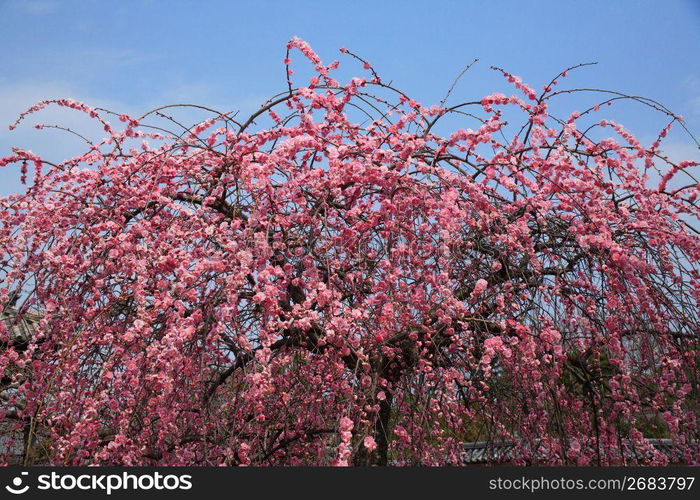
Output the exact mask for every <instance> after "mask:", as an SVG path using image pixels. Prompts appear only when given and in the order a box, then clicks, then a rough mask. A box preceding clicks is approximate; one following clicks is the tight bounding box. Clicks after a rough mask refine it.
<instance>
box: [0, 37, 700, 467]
mask: <svg viewBox="0 0 700 500" xmlns="http://www.w3.org/2000/svg"><path fill="white" fill-rule="evenodd" d="M287 48H288V51H287V58H286V59H285V67H286V69H287V79H288V81H287V83H288V89H287V90H286V91H285V92H284V93H282V94H279V95H278V96H275V97H273V98H272V99H270V101H268V102H267V103H266V104H265V105H264V106H263V107H262V108H261V109H260V110H259V111H258V112H256V113H255V114H253V115H252V116H251V117H250V118H249V119H247V120H237V119H236V116H234V115H232V114H223V113H216V112H213V114H212V115H211V118H210V119H208V120H206V121H204V122H201V123H199V124H198V125H196V126H194V127H191V128H187V127H183V128H182V129H181V130H178V131H169V129H168V128H167V127H160V128H155V126H152V125H149V124H148V123H149V122H148V120H149V119H151V118H153V117H154V116H155V115H158V116H160V117H162V118H163V117H166V116H167V115H166V114H165V113H166V110H165V109H164V108H161V109H159V110H156V111H154V112H151V113H149V114H148V115H146V116H144V117H142V118H140V119H134V118H131V117H129V116H126V115H115V114H114V113H111V112H109V111H107V110H104V109H98V108H91V107H89V106H87V105H84V104H82V103H78V102H75V101H72V100H56V101H44V102H41V103H39V104H37V105H36V106H34V107H33V108H31V109H30V110H28V112H27V113H25V115H22V116H21V117H20V119H19V120H18V122H17V123H16V124H15V125H18V124H20V122H21V121H22V120H23V119H24V118H25V116H26V115H27V114H30V113H35V112H38V111H40V110H41V109H42V108H44V107H46V106H49V105H58V106H63V107H66V108H72V109H73V110H78V111H81V112H84V113H87V114H88V115H89V116H91V117H92V118H94V119H95V120H98V121H99V122H100V123H101V125H102V126H103V127H104V130H105V131H106V133H107V134H106V135H107V137H106V139H104V140H102V141H101V142H95V143H90V146H89V149H88V151H87V152H86V153H84V154H82V155H80V156H77V157H75V158H72V159H69V160H66V161H63V162H61V163H52V162H49V161H48V160H46V159H44V158H41V157H39V156H37V155H35V154H33V153H32V152H30V151H26V150H20V149H15V150H14V151H13V154H12V155H10V156H7V157H5V158H3V159H2V161H1V162H0V165H2V166H3V167H4V168H6V169H7V168H19V169H20V170H21V173H18V176H19V175H21V176H22V180H23V181H24V182H25V183H26V184H27V186H26V189H25V190H24V192H22V193H21V194H13V195H10V196H7V197H4V198H1V199H0V266H1V269H2V270H1V273H2V274H1V277H2V285H1V286H0V307H3V308H4V311H5V312H9V311H10V309H12V310H13V311H14V314H15V316H14V317H15V320H19V319H21V318H22V317H24V316H26V315H27V314H34V315H38V316H35V317H37V318H40V319H38V320H37V323H36V327H35V328H34V331H33V333H32V335H31V336H30V338H29V339H23V340H22V341H20V340H18V339H17V338H16V337H13V335H12V331H13V329H12V324H11V322H10V323H8V324H5V323H2V322H0V328H2V330H0V373H2V385H1V386H0V391H1V392H0V398H1V401H2V405H1V409H0V418H1V419H2V420H1V421H2V427H0V429H2V430H3V432H5V433H6V434H7V436H6V438H5V440H4V441H3V443H4V446H5V447H6V448H7V449H5V450H0V451H3V452H5V454H6V455H7V453H8V449H9V447H8V443H11V442H12V439H11V437H12V436H17V435H20V436H23V441H22V447H23V450H24V452H23V458H22V460H23V462H24V463H25V464H31V463H53V464H72V465H78V464H97V465H100V464H101V465H108V464H123V465H137V464H138V465H155V464H157V465H182V464H196V465H215V464H219V465H239V464H240V465H247V464H252V465H285V464H288V465H298V464H335V465H346V464H355V465H370V464H378V465H387V464H389V465H391V464H396V465H404V464H431V465H432V464H460V463H462V459H463V449H464V443H465V442H470V441H477V440H486V441H489V442H492V443H495V442H509V443H512V445H513V447H514V448H513V451H512V456H510V457H509V460H511V461H512V462H514V463H516V464H536V463H546V464H579V465H586V464H591V465H601V464H602V465H606V464H631V463H651V464H663V463H668V462H669V460H671V461H680V462H685V463H697V462H698V458H699V457H698V448H697V439H698V423H697V410H698V407H697V401H698V394H697V387H698V373H697V367H696V363H697V357H698V339H697V334H698V314H697V302H698V297H699V291H700V289H699V282H698V279H699V275H698V258H699V257H700V246H699V240H698V237H697V230H696V229H695V228H694V225H695V224H696V223H697V218H698V207H697V204H696V198H697V195H698V192H699V185H698V183H697V180H696V179H695V178H694V177H693V169H695V168H696V167H697V164H696V163H692V162H689V161H685V162H680V163H674V162H672V161H670V160H669V159H668V157H667V156H665V155H664V153H663V152H662V150H661V149H660V147H661V146H660V143H661V141H662V139H663V137H665V136H666V134H667V132H668V129H669V128H670V126H671V124H680V125H681V126H683V122H682V119H681V118H680V117H678V116H676V115H674V114H673V113H671V112H670V111H668V110H667V109H665V108H663V106H661V105H660V104H658V103H655V102H654V101H651V100H648V99H642V98H636V97H631V96H626V95H623V94H618V93H615V92H603V91H595V94H594V95H597V96H602V97H600V99H597V100H596V102H598V104H596V105H592V106H591V107H590V108H589V109H585V110H582V111H581V112H573V113H571V114H570V115H568V116H567V117H565V118H557V117H556V116H555V115H554V113H551V112H550V111H549V109H550V107H551V104H552V102H553V101H554V99H555V98H556V97H557V96H561V95H563V94H570V93H572V92H589V91H588V90H586V89H563V88H562V83H563V82H565V81H566V80H565V78H566V76H567V72H562V73H561V74H559V75H558V76H557V78H555V79H554V80H552V81H551V82H550V83H549V84H548V85H546V86H544V90H542V91H541V92H536V91H535V90H533V89H532V88H531V87H529V86H528V85H526V84H525V83H523V81H522V80H521V79H520V78H518V77H515V76H513V75H511V74H508V73H506V72H505V71H503V70H500V69H498V68H494V70H495V71H497V72H500V73H501V74H502V75H503V76H504V77H505V78H506V80H507V81H508V82H510V85H512V89H513V90H512V93H513V95H510V96H507V95H504V94H498V93H496V94H492V95H489V96H487V97H484V98H483V99H481V100H480V101H475V102H466V103H462V104H458V105H453V106H448V105H447V103H446V99H445V100H443V101H442V102H441V103H440V104H439V105H436V106H431V107H424V106H422V105H421V104H419V103H418V102H415V101H414V100H412V99H411V98H409V97H408V96H407V95H405V94H404V93H402V92H401V91H399V90H398V89H396V88H394V87H393V86H392V85H390V84H387V83H385V82H384V81H383V80H382V79H381V78H380V77H379V76H378V75H377V74H376V73H375V71H374V69H373V67H372V66H371V65H370V64H369V63H367V62H366V61H364V60H362V59H361V58H360V57H359V56H357V55H355V54H353V53H351V52H348V51H347V50H345V49H341V52H343V53H344V54H345V57H348V58H349V60H350V61H354V60H357V61H359V63H360V64H362V65H363V66H364V69H363V71H366V76H365V77H363V78H353V79H351V80H349V81H348V82H347V83H340V82H338V81H336V79H334V77H333V76H332V75H334V74H337V71H335V70H336V69H337V68H338V63H337V62H334V63H332V64H330V65H324V64H323V63H322V61H321V60H320V59H319V57H318V56H317V55H316V54H315V53H314V52H313V50H312V49H311V48H310V47H309V46H308V45H307V44H306V43H305V42H303V41H302V40H299V39H296V38H295V39H293V40H291V41H290V43H289V45H288V47H287ZM295 51H299V52H301V53H302V54H303V56H305V58H306V59H308V60H309V61H310V62H311V65H312V66H313V68H314V71H313V74H314V76H313V77H312V78H310V80H309V82H308V83H307V84H306V86H297V85H295V84H294V83H293V80H294V79H293V78H292V70H291V69H290V68H291V61H290V56H291V55H292V54H294V53H296V52H295ZM572 69H573V68H572ZM557 84H559V86H557ZM448 95H449V94H448ZM629 99H633V100H634V101H636V102H637V103H638V105H639V106H648V107H650V108H653V109H654V110H656V111H657V112H659V113H662V114H665V116H667V117H668V122H669V125H668V127H666V128H664V129H663V130H662V131H661V133H660V135H659V138H658V140H656V141H655V142H653V144H651V145H649V146H645V145H642V144H641V143H640V142H639V141H638V140H637V139H636V138H635V137H634V136H633V135H632V134H631V133H630V132H628V131H627V130H626V129H625V128H623V126H622V125H619V124H617V123H615V122H613V121H606V120H601V119H600V118H601V117H596V114H600V113H601V111H600V109H601V106H602V105H604V104H610V103H613V102H616V101H620V100H629ZM603 109H610V108H607V107H603ZM114 116H117V117H118V118H119V119H120V122H119V126H118V127H116V126H114V125H110V123H109V122H108V121H107V119H109V118H110V117H114ZM518 120H520V122H518ZM173 121H174V120H173ZM584 122H585V123H587V125H585V126H584V125H583V123H584ZM263 124H264V125H263ZM466 124H472V126H473V129H472V128H464V127H465V125H466ZM519 124H522V127H521V126H520V125H519ZM13 127H14V126H13ZM38 128H44V126H42V125H39V126H38ZM438 130H441V131H442V132H441V133H438ZM149 143H150V144H149ZM6 323H7V322H6ZM8 325H9V326H8ZM653 437H665V438H668V439H671V440H672V442H673V444H674V449H675V450H676V452H677V453H676V455H675V456H674V457H675V458H674V457H672V458H670V459H669V456H667V455H665V454H662V453H660V452H659V451H657V450H656V449H655V448H654V447H653V446H651V444H650V442H649V438H653ZM5 459H7V457H5ZM493 460H498V456H497V455H494V456H493Z"/></svg>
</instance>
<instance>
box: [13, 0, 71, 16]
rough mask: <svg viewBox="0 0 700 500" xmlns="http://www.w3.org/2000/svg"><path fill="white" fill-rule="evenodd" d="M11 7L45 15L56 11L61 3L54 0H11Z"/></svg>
mask: <svg viewBox="0 0 700 500" xmlns="http://www.w3.org/2000/svg"><path fill="white" fill-rule="evenodd" d="M9 5H10V7H12V8H13V9H16V10H19V11H22V12H23V13H25V14H29V15H32V16H44V15H47V14H51V13H53V12H55V11H56V10H57V9H58V7H59V4H58V2H55V1H52V0H11V1H10V2H9Z"/></svg>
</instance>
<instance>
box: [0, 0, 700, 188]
mask: <svg viewBox="0 0 700 500" xmlns="http://www.w3.org/2000/svg"><path fill="white" fill-rule="evenodd" d="M294 35H297V36H300V37H302V38H304V39H305V40H307V41H308V42H309V43H311V44H312V46H313V47H314V49H315V50H316V51H317V52H318V53H319V54H320V55H321V57H322V58H324V60H328V61H330V60H333V59H337V58H339V57H340V54H339V53H338V48H339V47H341V46H345V47H348V48H349V49H351V50H353V51H355V52H357V53H359V54H361V55H362V56H364V57H365V58H367V59H368V60H370V61H371V62H372V63H373V65H374V66H375V68H376V69H377V70H378V71H379V73H380V74H381V75H382V77H383V78H384V79H385V80H393V82H394V83H395V84H396V85H397V86H398V87H400V88H402V89H403V90H405V91H406V92H407V93H409V94H411V95H412V96H415V97H416V98H417V99H418V100H420V101H422V102H424V103H425V104H432V103H437V102H439V100H440V99H441V97H442V96H443V95H444V93H445V91H446V89H447V88H448V87H449V86H450V84H451V82H452V80H453V79H454V77H455V75H456V74H457V73H458V72H459V71H460V70H461V69H462V68H463V67H464V66H465V65H466V64H467V63H468V62H469V61H471V60H472V59H474V58H479V59H480V61H479V63H478V64H477V65H476V66H475V67H474V68H473V69H472V70H470V72H469V73H468V75H467V76H466V77H465V78H464V79H463V80H462V81H461V82H460V85H459V86H458V87H457V88H456V90H455V91H454V93H453V96H454V97H453V99H454V100H455V101H457V100H460V99H461V100H473V99H475V98H480V97H482V96H483V95H486V94H489V93H491V92H493V91H502V92H508V93H510V92H511V90H510V88H509V87H508V86H507V84H504V82H503V81H502V79H500V78H499V77H498V76H497V75H495V74H494V72H493V71H490V70H489V69H488V68H489V66H490V65H496V66H500V67H503V68H505V69H507V70H508V71H510V72H511V73H515V74H519V75H521V76H522V77H523V79H524V80H525V81H527V82H528V83H530V84H532V85H533V86H536V87H538V88H539V87H541V85H542V84H544V83H546V81H548V80H549V79H550V78H551V76H553V75H555V74H556V73H557V72H558V71H559V70H561V69H563V68H565V67H567V66H570V65H572V64H576V63H579V62H586V61H597V62H598V63H599V64H598V65H597V66H595V67H592V68H587V69H585V70H582V71H580V72H579V73H578V74H576V75H572V76H571V78H570V79H567V80H569V81H567V84H570V85H574V84H575V85H581V86H589V87H599V88H606V89H612V90H620V91H624V92H627V93H631V94H637V95H642V96H646V97H650V98H654V99H657V100H659V101H661V102H662V103H664V104H665V105H666V106H668V107H669V108H671V109H672V110H674V111H675V112H678V113H681V114H683V115H684V117H685V118H686V120H687V125H688V127H689V128H690V130H692V131H693V132H694V133H695V134H696V135H700V56H699V55H698V52H697V50H698V47H700V0H666V1H663V2H661V1H631V0H629V1H610V0H608V1H585V2H584V1H564V0H558V1H544V0H542V1H537V0H531V1H530V2H524V1H515V0H511V1H508V0H501V1H489V2H476V1H444V0H442V1H441V0H434V1H431V2H429V1H427V0H424V1H413V0H403V1H379V0H374V1H370V2H364V1H333V0H327V1H315V2H314V1H293V0H289V1H279V2H272V1H264V0H256V1H247V2H236V1H175V0H170V1H155V0H152V1H145V0H142V1H129V0H125V1H120V2H116V1H114V2H112V1H86V0H83V1H70V0H65V1H59V0H16V1H15V0H0V42H1V43H2V46H3V47H4V50H3V51H2V53H0V68H2V71H0V125H1V127H0V153H2V154H5V153H7V152H9V149H10V147H11V146H12V145H19V146H22V147H26V148H29V149H32V150H34V151H36V152H38V153H40V154H46V155H47V156H51V157H53V158H54V159H61V158H62V157H64V156H65V155H68V154H70V153H71V152H77V150H75V147H76V143H73V142H71V140H69V139H68V138H66V137H65V136H63V135H59V134H58V133H56V132H54V131H44V132H38V131H34V130H32V129H31V128H30V127H25V128H24V129H20V130H17V131H14V132H9V131H8V130H7V126H6V125H7V124H9V123H11V122H12V121H14V119H15V118H16V115H17V114H18V113H19V112H20V111H21V110H22V109H24V108H26V107H28V106H30V105H31V104H33V103H34V102H35V101H37V100H39V99H41V98H53V97H73V98H76V99H79V100H83V101H85V102H87V103H89V104H93V105H104V106H106V107H109V108H110V109H113V110H115V111H123V112H128V113H132V114H135V115H137V114H139V113H142V112H144V111H146V110H148V109H150V108H152V107H155V106H157V105H160V104H168V103H174V102H190V103H196V104H204V105H210V106H214V107H217V108H218V109H220V110H226V111H228V110H231V109H241V111H242V112H246V111H251V110H253V109H255V108H257V105H258V104H259V103H261V102H263V101H264V100H265V99H266V98H267V97H269V96H270V95H271V94H273V93H276V92H278V91H280V90H282V89H284V85H285V81H284V71H283V65H282V59H283V57H284V50H285V43H286V41H287V40H288V39H289V38H290V37H292V36H294ZM341 61H342V59H341ZM344 66H348V69H347V71H349V72H350V73H361V72H362V69H361V68H359V67H357V66H353V64H352V63H350V62H349V61H348V62H347V63H346V64H345V65H344ZM350 73H348V74H350ZM569 104H570V106H569V107H570V108H571V109H575V108H576V107H577V105H580V104H581V103H579V102H577V101H576V99H574V100H573V101H571V102H570V103H569ZM567 105H568V104H567ZM610 116H611V117H612V118H617V119H619V121H621V122H623V123H625V124H626V125H627V126H628V127H629V128H630V129H631V130H632V131H634V132H635V133H637V134H638V135H639V136H640V137H641V138H643V139H644V138H648V139H650V140H651V139H652V137H653V136H654V135H655V133H656V132H658V129H659V128H660V127H661V126H663V124H664V120H662V119H660V117H658V116H654V115H653V114H649V113H648V112H646V111H644V110H641V109H639V107H638V106H621V107H620V108H619V109H615V110H614V111H613V110H611V112H610ZM39 121H42V122H46V123H52V122H61V123H66V124H68V125H69V126H75V127H76V128H79V127H80V126H87V125H85V124H84V123H83V122H82V121H81V120H80V119H79V118H76V117H75V116H68V115H66V113H65V112H64V113H63V114H61V113H57V112H54V111H50V112H48V113H47V114H46V115H45V116H44V117H43V118H42V119H40V120H39ZM668 148H669V150H670V152H671V153H672V155H674V156H675V157H677V158H680V157H684V158H685V157H687V158H697V157H698V151H697V147H696V146H693V145H692V142H690V140H689V139H688V138H687V137H686V136H684V135H682V134H678V133H676V134H674V135H673V136H672V137H671V138H670V141H669V143H668ZM12 177H14V176H10V175H9V174H8V172H0V194H5V193H7V192H11V191H12V190H13V189H16V184H15V183H14V181H12V180H11V178H12Z"/></svg>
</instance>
